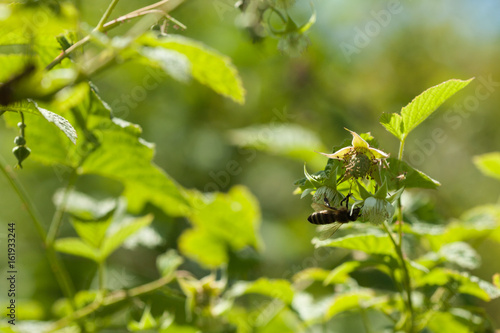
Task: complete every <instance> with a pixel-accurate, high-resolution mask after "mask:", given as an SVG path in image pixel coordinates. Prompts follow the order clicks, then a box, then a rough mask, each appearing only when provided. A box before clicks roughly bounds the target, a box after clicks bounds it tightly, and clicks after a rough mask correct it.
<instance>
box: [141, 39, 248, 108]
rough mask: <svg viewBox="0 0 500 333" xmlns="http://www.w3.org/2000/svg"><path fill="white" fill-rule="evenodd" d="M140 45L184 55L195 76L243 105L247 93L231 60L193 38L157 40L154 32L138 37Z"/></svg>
mask: <svg viewBox="0 0 500 333" xmlns="http://www.w3.org/2000/svg"><path fill="white" fill-rule="evenodd" d="M137 42H138V43H140V44H142V45H145V46H150V47H162V48H164V49H167V50H172V51H176V52H179V53H181V54H183V55H184V56H186V57H187V59H189V61H190V62H191V75H192V76H193V78H195V79H196V80H198V81H199V82H200V83H202V84H204V85H206V86H208V87H210V88H212V89H213V90H214V91H215V92H217V93H219V94H221V95H224V96H226V97H229V98H231V99H233V100H234V101H235V102H238V103H240V104H243V103H244V101H245V90H244V88H243V85H242V82H241V79H240V77H239V76H238V72H237V70H236V68H235V67H234V65H233V64H232V63H231V60H230V59H229V58H228V57H226V56H224V55H221V54H219V53H218V52H217V51H215V50H212V49H210V48H208V47H207V46H205V45H203V44H201V43H198V42H195V41H193V40H191V39H188V38H185V37H181V36H172V35H169V36H168V37H165V38H156V37H155V36H154V35H153V34H152V33H150V34H145V35H143V36H141V37H140V38H138V40H137Z"/></svg>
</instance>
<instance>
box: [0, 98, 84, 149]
mask: <svg viewBox="0 0 500 333" xmlns="http://www.w3.org/2000/svg"><path fill="white" fill-rule="evenodd" d="M0 111H12V112H23V113H31V114H34V115H38V116H42V117H43V118H45V120H47V121H48V122H50V123H53V124H54V125H56V126H57V127H58V128H59V129H60V130H61V131H62V132H63V133H64V134H65V135H66V136H67V137H68V138H69V139H70V140H71V142H73V144H76V137H77V134H76V130H75V129H74V128H73V126H72V125H71V124H70V123H69V121H68V120H66V119H65V118H64V117H61V116H60V115H58V114H56V113H54V112H51V111H49V110H46V109H44V108H41V107H39V106H38V105H37V104H36V103H35V102H33V101H26V100H25V101H20V102H15V103H12V104H10V105H8V106H2V105H0Z"/></svg>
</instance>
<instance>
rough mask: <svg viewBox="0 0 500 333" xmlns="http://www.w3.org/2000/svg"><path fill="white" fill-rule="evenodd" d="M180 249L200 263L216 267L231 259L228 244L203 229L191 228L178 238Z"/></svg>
mask: <svg viewBox="0 0 500 333" xmlns="http://www.w3.org/2000/svg"><path fill="white" fill-rule="evenodd" d="M178 243H179V251H180V252H181V253H182V254H184V255H185V256H187V257H189V258H191V259H193V260H195V261H197V262H198V263H200V264H202V265H204V266H206V267H210V268H216V267H219V266H221V265H222V264H226V263H227V262H228V261H229V258H228V255H227V245H226V244H225V243H224V242H222V241H221V240H220V239H217V238H216V237H214V236H213V235H211V234H209V233H207V232H205V231H203V230H201V229H189V230H186V231H184V232H183V233H182V235H181V236H180V237H179V240H178Z"/></svg>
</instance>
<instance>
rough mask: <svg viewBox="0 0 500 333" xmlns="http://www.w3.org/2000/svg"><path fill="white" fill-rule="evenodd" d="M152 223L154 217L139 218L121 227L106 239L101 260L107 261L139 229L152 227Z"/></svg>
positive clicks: (101, 252)
mask: <svg viewBox="0 0 500 333" xmlns="http://www.w3.org/2000/svg"><path fill="white" fill-rule="evenodd" d="M151 222H153V215H146V216H143V217H139V218H137V219H135V220H134V221H133V222H131V223H129V224H127V225H124V226H122V227H120V229H119V230H118V231H117V232H115V233H114V234H113V235H111V236H109V237H106V238H105V239H104V241H103V242H102V246H101V249H100V250H101V251H100V257H99V260H100V261H104V260H106V258H107V257H108V256H109V255H110V254H111V253H112V252H113V251H115V250H116V249H117V248H118V247H120V245H122V244H123V242H125V240H126V239H127V238H128V237H130V236H131V235H133V234H134V233H136V232H137V231H139V229H141V228H144V227H145V226H148V225H150V224H151Z"/></svg>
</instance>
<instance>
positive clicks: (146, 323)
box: [127, 306, 157, 332]
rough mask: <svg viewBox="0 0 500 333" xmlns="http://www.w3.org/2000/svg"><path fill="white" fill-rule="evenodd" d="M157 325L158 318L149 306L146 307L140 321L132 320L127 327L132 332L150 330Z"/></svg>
mask: <svg viewBox="0 0 500 333" xmlns="http://www.w3.org/2000/svg"><path fill="white" fill-rule="evenodd" d="M156 326H157V323H156V320H155V318H154V317H153V315H152V314H151V308H150V307H149V306H147V307H146V308H145V309H144V312H143V313H142V316H141V320H140V321H139V322H137V321H131V322H129V323H128V324H127V328H128V329H129V330H130V331H132V332H135V331H144V330H149V329H153V328H155V327H156Z"/></svg>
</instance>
